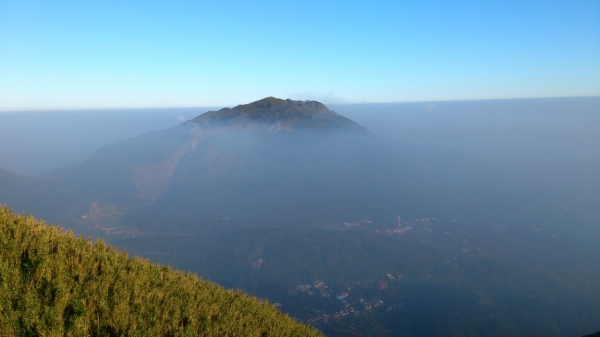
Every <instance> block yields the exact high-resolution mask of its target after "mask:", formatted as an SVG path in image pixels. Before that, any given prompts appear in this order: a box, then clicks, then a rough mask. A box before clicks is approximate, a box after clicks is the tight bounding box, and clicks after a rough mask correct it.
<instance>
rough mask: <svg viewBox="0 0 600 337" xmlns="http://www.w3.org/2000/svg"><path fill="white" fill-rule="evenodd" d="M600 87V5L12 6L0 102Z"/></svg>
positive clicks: (0, 16) (586, 91)
mask: <svg viewBox="0 0 600 337" xmlns="http://www.w3.org/2000/svg"><path fill="white" fill-rule="evenodd" d="M595 95H600V1H597V0H582V1H578V0H569V1H548V0H544V1H522V0H520V1H494V2H491V1H470V2H458V1H348V0H346V1H293V2H287V1H239V2H236V1H210V2H209V1H162V2H155V1H138V2H136V1H72V2H69V1H47V2H42V1H11V0H3V1H0V109H4V110H6V109H23V108H58V109H60V108H106V107H168V106H175V107H180V106H223V105H229V106H231V105H237V104H240V103H247V102H250V101H254V100H257V99H260V98H262V97H265V96H276V97H281V98H288V97H289V98H293V99H316V100H320V101H323V102H325V103H352V102H400V101H430V100H463V99H488V98H521V97H556V96H595Z"/></svg>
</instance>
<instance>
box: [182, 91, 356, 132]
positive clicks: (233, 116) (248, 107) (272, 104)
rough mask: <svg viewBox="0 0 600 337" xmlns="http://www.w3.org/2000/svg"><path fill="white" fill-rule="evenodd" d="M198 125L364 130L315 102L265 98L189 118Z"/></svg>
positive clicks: (276, 128) (270, 128)
mask: <svg viewBox="0 0 600 337" xmlns="http://www.w3.org/2000/svg"><path fill="white" fill-rule="evenodd" d="M191 122H192V123H195V124H197V125H200V126H238V127H239V126H248V125H257V124H258V125H262V126H264V127H268V131H270V132H281V131H287V132H289V131H293V130H295V129H302V130H346V131H362V132H364V131H366V130H365V129H364V128H363V127H362V126H360V125H358V124H356V123H355V122H353V121H352V120H350V119H348V118H346V117H343V116H341V115H338V114H337V113H335V112H334V111H331V110H329V109H328V108H327V107H326V106H325V105H324V104H323V103H320V102H317V101H294V100H291V99H286V100H283V99H278V98H275V97H267V98H263V99H261V100H258V101H256V102H252V103H249V104H243V105H238V106H236V107H235V108H233V109H231V108H224V109H221V110H219V111H209V112H206V113H204V114H202V115H200V116H198V117H196V118H194V119H192V121H191Z"/></svg>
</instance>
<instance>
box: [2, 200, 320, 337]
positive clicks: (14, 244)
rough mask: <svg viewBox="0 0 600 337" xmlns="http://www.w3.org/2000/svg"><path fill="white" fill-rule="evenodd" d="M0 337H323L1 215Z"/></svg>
mask: <svg viewBox="0 0 600 337" xmlns="http://www.w3.org/2000/svg"><path fill="white" fill-rule="evenodd" d="M0 335H2V336H241V335H244V336H319V335H320V333H319V332H317V331H315V330H313V329H312V328H310V327H309V326H306V325H301V324H299V323H297V322H295V321H294V320H292V319H291V318H289V317H287V316H286V315H283V314H281V313H280V312H279V311H277V310H276V309H275V308H273V307H272V306H271V305H270V304H268V303H266V302H262V301H260V300H258V299H256V298H252V297H249V296H247V295H244V294H242V293H241V292H235V291H231V290H225V289H223V288H221V287H219V286H217V285H215V284H213V283H210V282H207V281H203V280H199V279H198V278H197V277H196V276H195V275H192V274H188V273H184V272H180V271H176V270H173V269H171V268H169V267H165V266H160V265H154V264H151V263H150V262H148V261H147V260H144V259H141V258H129V257H128V256H127V255H126V254H125V253H123V252H118V251H117V250H116V249H114V248H112V247H110V246H108V245H106V244H105V243H103V242H102V241H98V242H96V243H93V242H91V240H89V239H87V240H86V239H83V238H81V237H80V238H76V237H74V236H73V234H72V233H71V232H68V231H64V230H63V229H61V228H60V227H58V226H48V225H46V224H44V223H43V222H40V221H37V220H36V219H34V218H33V217H30V216H24V215H15V214H14V213H13V212H12V211H11V210H9V209H8V208H7V207H2V208H0Z"/></svg>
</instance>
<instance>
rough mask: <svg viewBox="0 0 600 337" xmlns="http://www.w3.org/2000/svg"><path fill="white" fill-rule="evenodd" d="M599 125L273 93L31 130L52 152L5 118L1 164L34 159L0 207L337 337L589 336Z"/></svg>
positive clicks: (572, 104)
mask: <svg viewBox="0 0 600 337" xmlns="http://www.w3.org/2000/svg"><path fill="white" fill-rule="evenodd" d="M330 109H331V110H330ZM599 109H600V99H598V98H597V97H591V98H565V99H531V100H492V101H464V102H432V103H396V104H356V105H332V106H329V107H328V106H325V105H323V104H321V103H319V102H316V101H293V100H282V99H277V98H273V97H268V98H265V99H262V100H259V101H256V102H253V103H249V104H243V105H238V106H236V107H233V108H224V109H220V110H219V109H213V110H211V111H209V112H205V111H206V110H208V109H206V110H202V109H186V110H185V111H183V110H181V109H179V110H174V109H173V110H167V109H166V110H164V111H161V112H158V111H152V113H153V114H150V115H147V112H144V115H142V111H139V112H127V113H119V114H118V115H108V112H102V111H98V112H88V115H87V116H83V117H81V116H82V115H78V116H79V117H78V118H81V121H85V120H86V119H87V120H89V121H93V122H87V124H86V122H83V123H82V122H78V123H77V124H74V125H73V127H66V126H65V125H66V124H60V126H58V125H57V126H53V125H46V126H44V125H41V124H37V126H35V127H36V128H38V129H40V130H45V131H44V132H48V134H52V133H55V132H56V131H57V130H58V128H59V127H60V128H61V133H60V135H61V136H60V137H48V138H47V141H46V142H45V143H44V144H41V145H40V146H35V144H33V143H28V141H30V140H33V138H23V137H17V135H21V134H22V132H20V131H19V130H27V129H29V128H30V126H29V124H31V125H32V126H31V127H32V128H33V125H36V124H35V123H36V121H37V122H38V123H41V122H39V120H44V118H50V117H46V115H41V113H40V118H32V117H31V116H33V115H31V113H30V114H29V115H23V116H19V115H17V114H16V113H6V112H5V113H0V122H1V121H3V120H7V121H10V123H12V128H11V129H12V130H13V133H12V135H13V136H12V138H10V139H9V135H10V134H7V133H3V137H4V138H5V139H6V140H5V141H3V142H2V144H0V153H10V151H14V149H15V148H19V149H22V151H19V152H20V156H18V157H14V159H11V160H9V161H4V162H3V163H6V165H5V166H6V167H7V168H8V167H9V166H10V167H11V168H12V171H13V172H11V170H8V171H7V170H0V203H2V204H6V205H8V206H9V207H11V208H13V209H14V210H15V211H16V212H26V213H30V214H33V215H34V216H36V217H39V218H42V219H45V220H46V221H48V222H51V223H55V222H58V223H60V224H61V225H62V226H64V227H67V228H70V229H72V230H74V231H75V233H76V234H84V235H86V236H92V237H95V238H98V237H102V238H104V239H105V240H107V241H108V242H110V243H112V244H114V245H116V246H117V247H120V248H123V249H125V250H127V252H128V253H129V254H133V255H141V256H145V257H149V258H150V259H151V261H153V262H160V263H164V264H170V265H172V266H174V267H177V268H180V269H183V270H190V271H193V272H197V273H198V275H199V276H201V277H203V278H205V279H208V280H212V281H215V282H217V283H219V284H221V285H223V286H225V287H228V288H235V289H242V290H243V291H244V292H246V293H248V294H252V295H257V296H259V297H261V298H266V299H268V300H269V301H270V302H271V303H275V305H276V307H277V308H279V309H280V310H281V311H283V312H286V313H289V314H290V315H292V317H295V318H296V319H298V320H300V321H302V322H305V323H309V324H311V325H312V326H314V327H316V328H318V329H319V330H321V331H323V332H324V333H325V334H326V335H331V336H338V335H339V336H352V335H359V336H360V335H364V336H368V335H371V334H374V335H381V336H385V335H389V336H438V335H488V336H503V335H507V334H509V335H515V336H564V335H573V336H576V335H583V334H584V333H589V332H592V331H594V330H598V329H600V326H599V325H598V322H600V311H599V310H598V305H597V303H599V301H600V289H598V287H597V284H598V282H600V270H599V269H598V268H597V266H598V265H600V260H599V256H600V248H599V246H598V245H597V244H596V243H597V241H598V239H600V228H599V227H598V223H599V220H600V214H599V213H598V209H600V205H599V203H600V199H599V198H598V196H599V195H600V152H599V149H600V135H599V134H598V133H597V132H595V131H597V130H599V129H600V116H599V115H598V114H597V111H599ZM334 111H335V112H334ZM52 113H53V112H45V114H52ZM134 113H135V114H136V115H133V114H134ZM55 114H56V113H55ZM48 116H51V115H48ZM142 116H145V117H142ZM148 116H150V117H151V118H149V117H148ZM183 116H185V117H184V118H183ZM181 119H185V121H181ZM98 121H100V122H98ZM1 125H8V124H1ZM77 125H83V126H84V128H85V126H86V125H89V127H88V129H87V130H88V131H86V132H85V135H84V134H82V133H81V132H82V131H81V130H80V129H79V130H78V128H77ZM115 125H119V127H118V128H116V130H115V127H114V126H115ZM19 127H21V129H19ZM53 128H54V129H53ZM90 139H91V140H90ZM52 149H54V151H57V153H62V155H57V156H56V158H55V159H49V158H48V156H47V152H48V151H50V152H51V151H52ZM86 151H87V153H88V155H83V153H85V152H86ZM40 152H44V153H46V157H44V156H43V155H42V154H41V153H40ZM7 158H8V157H6V156H3V160H6V159H7ZM19 158H20V159H19ZM37 158H39V160H40V167H39V168H37V169H33V168H27V163H28V162H36V161H37V160H38V159H37ZM44 158H46V159H44ZM59 159H60V160H59ZM56 166H61V167H60V168H55V167H56ZM0 167H3V166H2V165H0ZM3 168H4V167H3Z"/></svg>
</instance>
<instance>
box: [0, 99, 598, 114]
mask: <svg viewBox="0 0 600 337" xmlns="http://www.w3.org/2000/svg"><path fill="white" fill-rule="evenodd" d="M266 97H274V96H266ZM266 97H263V98H266ZM263 98H260V99H257V100H256V101H258V100H261V99H263ZM275 98H277V97H275ZM573 98H575V99H576V98H600V95H591V96H590V95H586V96H551V97H516V98H481V99H445V100H426V101H388V102H351V103H350V102H320V101H318V102H320V103H322V104H325V105H362V104H364V105H366V104H410V103H451V102H480V101H515V100H539V99H573ZM282 99H286V98H282ZM256 101H252V102H256ZM308 101H316V100H308ZM252 102H248V103H252ZM248 103H241V104H248ZM237 105H240V104H239V103H238V104H235V105H190V106H154V107H152V106H148V107H144V106H140V107H126V106H125V107H65V108H42V107H26V108H1V107H0V113H2V112H33V111H95V110H103V111H106V110H152V109H157V110H158V109H199V108H203V109H204V108H223V107H229V106H237Z"/></svg>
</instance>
